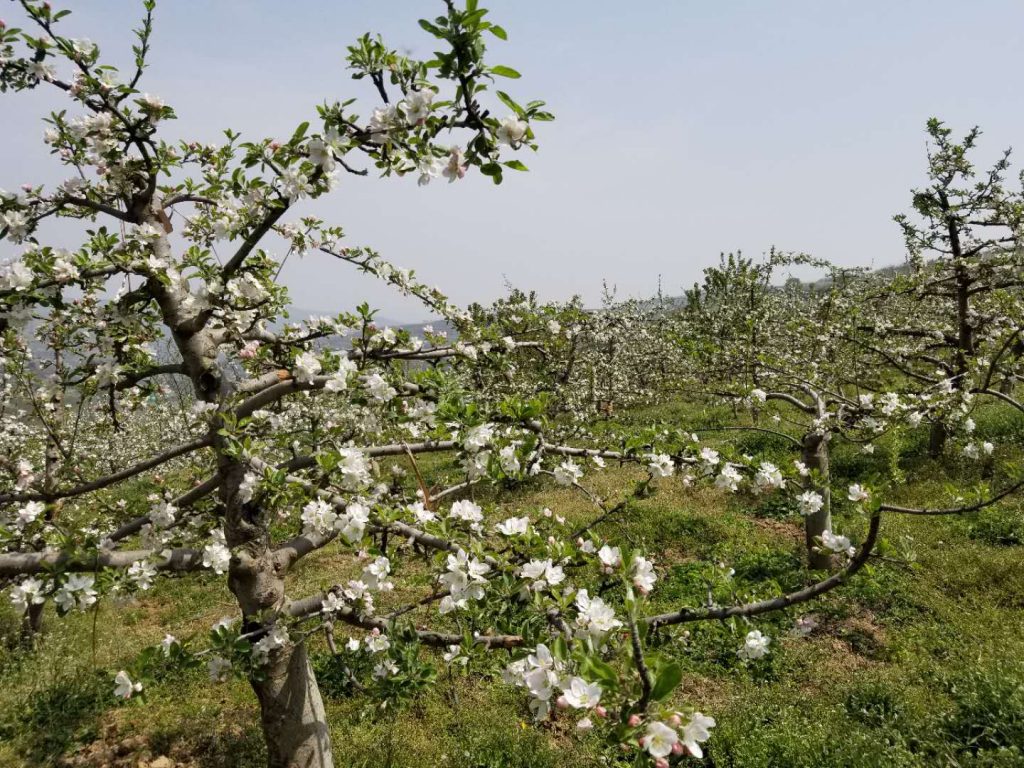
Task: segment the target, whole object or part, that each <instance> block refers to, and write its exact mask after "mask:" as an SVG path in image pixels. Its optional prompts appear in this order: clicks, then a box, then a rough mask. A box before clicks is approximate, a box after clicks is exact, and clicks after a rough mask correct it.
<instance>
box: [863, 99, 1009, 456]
mask: <svg viewBox="0 0 1024 768" xmlns="http://www.w3.org/2000/svg"><path fill="white" fill-rule="evenodd" d="M927 131H928V136H929V139H930V148H929V153H928V186H927V187H925V188H923V189H920V190H914V191H913V206H914V214H916V216H911V215H904V214H901V215H899V216H897V217H896V221H897V223H898V224H899V226H900V228H901V230H902V232H903V235H904V238H905V241H906V245H907V255H908V263H907V268H906V269H905V270H902V271H898V272H895V273H893V274H887V275H884V276H883V277H882V279H880V280H877V281H874V282H875V284H874V285H872V286H870V287H869V288H867V289H866V290H865V291H864V297H865V300H864V301H863V302H861V304H860V306H859V310H860V314H859V320H858V322H857V323H856V328H855V329H854V335H855V337H856V338H857V341H858V343H859V344H860V345H861V346H862V347H863V348H864V349H865V350H868V351H869V352H870V353H871V354H872V355H874V356H875V357H876V359H878V360H879V362H880V364H881V365H884V366H887V367H889V368H891V369H894V370H896V371H897V372H898V373H899V375H900V376H901V377H902V378H904V379H905V380H906V381H907V382H908V384H914V385H915V386H916V388H917V389H919V390H921V391H922V392H929V391H931V392H936V391H939V392H943V393H946V394H949V393H956V394H957V397H955V398H951V399H950V403H949V406H948V407H946V408H943V409H936V410H935V411H934V412H933V413H932V414H929V421H930V424H931V440H930V449H931V453H932V455H933V456H937V455H939V454H940V453H941V452H942V450H943V448H944V446H945V444H946V441H947V438H948V437H949V436H950V435H954V434H955V435H957V436H959V437H962V438H963V439H962V440H961V441H960V447H961V450H964V451H966V455H971V454H972V453H975V452H976V451H977V449H978V447H977V442H976V441H974V440H973V439H972V438H971V432H972V431H973V429H972V427H971V424H972V423H973V422H972V421H971V419H970V414H971V412H972V411H973V408H974V405H973V403H974V399H975V396H977V395H980V396H981V399H983V400H993V399H994V400H998V401H1001V402H1003V403H1005V404H1008V405H1010V406H1012V407H1014V408H1016V409H1017V410H1021V409H1022V408H1021V404H1020V403H1019V401H1017V400H1016V399H1014V397H1013V391H1014V388H1015V386H1016V385H1017V384H1018V383H1019V382H1020V378H1021V355H1022V353H1024V345H1022V342H1021V334H1022V331H1024V327H1022V322H1021V318H1022V317H1024V313H1022V308H1024V303H1022V302H1024V173H1022V175H1021V176H1020V178H1019V181H1018V184H1019V186H1018V187H1017V188H1014V187H1013V186H1011V185H1010V184H1008V182H1007V179H1006V176H1007V173H1008V171H1009V167H1010V163H1009V158H1010V152H1009V151H1006V152H1005V153H1003V155H1002V156H1001V157H1000V158H999V160H998V161H997V162H996V163H995V164H994V165H993V166H992V168H990V169H989V170H988V171H986V172H984V173H982V174H980V176H979V173H978V171H977V170H976V168H975V166H974V162H973V160H972V157H971V155H972V153H973V152H974V151H976V145H977V141H978V138H979V136H980V134H981V132H980V131H979V130H978V129H977V128H974V129H972V130H971V131H969V132H968V133H967V135H966V136H965V137H964V138H963V139H962V140H961V141H960V142H957V141H956V140H954V139H953V138H952V130H951V129H950V128H948V127H947V126H945V125H944V124H943V123H941V122H940V121H939V120H937V119H934V118H933V119H931V120H929V121H928V125H927Z"/></svg>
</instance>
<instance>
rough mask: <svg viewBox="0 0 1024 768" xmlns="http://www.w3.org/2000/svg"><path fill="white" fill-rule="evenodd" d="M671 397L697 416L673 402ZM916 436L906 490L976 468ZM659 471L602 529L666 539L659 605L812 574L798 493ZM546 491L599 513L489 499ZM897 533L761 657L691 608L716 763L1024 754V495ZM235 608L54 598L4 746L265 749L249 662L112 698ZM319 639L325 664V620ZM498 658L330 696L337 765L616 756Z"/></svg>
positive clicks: (255, 756)
mask: <svg viewBox="0 0 1024 768" xmlns="http://www.w3.org/2000/svg"><path fill="white" fill-rule="evenodd" d="M650 415H651V414H643V415H642V416H636V418H638V419H641V418H642V419H647V418H649V417H650ZM655 415H657V416H660V417H664V418H670V419H673V420H676V419H678V418H680V417H681V415H680V414H679V413H673V412H672V411H671V409H662V410H661V411H659V412H658V413H657V414H655ZM685 415H686V416H688V417H691V418H692V417H693V414H692V413H688V414H685ZM979 428H980V429H981V430H982V431H983V432H984V431H985V430H988V433H989V434H992V435H996V433H998V435H997V436H998V437H1000V438H1001V439H1002V440H1006V439H1010V440H1014V441H1016V442H1017V443H1018V444H1019V443H1020V431H1022V429H1024V428H1022V425H1020V424H1019V423H1016V422H1011V421H1010V420H1008V419H1006V418H1004V415H997V416H993V417H992V418H990V419H988V420H987V421H981V420H980V427H979ZM744 439H747V440H750V441H752V443H751V444H750V445H748V446H747V447H748V448H750V449H753V448H757V449H768V450H774V451H776V452H777V453H778V455H779V457H780V459H781V458H786V457H787V454H786V449H785V447H784V446H783V445H781V444H779V445H774V444H772V443H771V438H766V437H764V436H756V437H755V436H751V437H749V438H744ZM764 440H767V441H768V442H767V443H766V442H763V441H764ZM756 441H762V442H760V443H758V444H757V445H754V444H753V442H756ZM905 455H907V456H909V458H906V459H905V460H904V461H903V463H902V465H901V466H902V467H903V469H904V470H905V472H906V476H907V481H906V482H905V483H903V484H901V485H900V486H899V487H898V488H896V489H894V491H893V492H894V494H895V495H896V497H897V498H898V499H899V500H900V501H903V502H906V503H915V504H923V503H927V502H929V501H936V500H938V499H940V498H942V496H943V494H944V493H945V490H946V486H947V484H948V483H949V482H953V483H956V482H958V480H959V479H960V478H959V474H958V473H959V472H960V470H961V468H960V467H959V466H958V465H957V463H956V462H951V463H943V464H934V463H930V462H928V461H925V460H924V459H922V458H920V446H919V445H912V446H909V447H907V449H906V450H905ZM888 461H889V455H888V452H887V450H886V449H882V450H879V451H878V452H877V453H876V454H875V455H874V456H871V457H866V456H863V455H860V454H854V453H852V452H847V453H844V452H840V454H839V455H838V456H837V457H836V460H835V466H834V470H835V472H836V474H837V475H838V482H839V484H840V487H841V486H842V483H843V482H844V480H843V478H844V476H850V477H852V476H854V475H856V476H859V477H862V476H863V474H864V473H868V474H870V473H872V472H878V473H882V472H884V470H885V468H886V467H887V462H888ZM427 469H428V470H429V471H430V472H432V473H433V474H434V475H437V474H439V473H442V472H444V471H445V470H446V467H445V465H444V463H443V460H437V461H435V463H434V464H433V465H432V466H428V467H427ZM631 477H632V475H631V472H630V470H623V469H616V468H611V469H609V470H607V471H606V472H604V473H603V474H602V475H600V476H597V475H592V476H590V477H589V478H588V482H589V483H592V484H595V485H596V487H597V488H598V490H599V491H600V492H601V493H603V494H607V495H609V496H612V497H614V495H615V493H616V491H617V489H621V488H622V487H624V485H625V484H626V483H627V482H628V481H629V480H630V479H631ZM658 485H659V488H658V492H657V493H656V494H655V495H654V496H652V497H651V498H649V499H646V500H644V501H642V502H641V503H640V504H639V505H638V506H637V508H636V509H635V510H633V511H632V512H631V513H630V514H629V516H628V517H627V518H626V519H620V520H613V521H609V522H608V523H607V524H605V526H604V529H603V531H602V533H604V534H606V535H608V536H609V537H611V536H616V537H619V538H625V539H628V540H629V541H631V542H633V543H635V544H637V545H641V546H643V547H644V548H645V549H646V550H648V551H649V552H653V553H655V557H656V562H657V563H658V566H659V574H660V576H661V581H660V582H659V585H658V589H657V590H656V591H655V596H656V599H655V608H656V609H667V608H668V607H670V606H679V605H680V604H694V603H697V602H700V601H701V600H702V599H703V596H704V594H705V592H706V586H705V579H706V578H707V576H708V570H707V569H708V566H707V564H706V561H707V560H709V559H710V560H711V561H712V562H717V561H721V562H724V563H728V564H729V565H730V566H731V567H732V568H735V570H736V574H735V576H734V583H735V584H736V588H737V589H738V590H740V591H742V590H744V589H745V588H746V587H748V586H749V585H752V584H755V583H761V584H767V586H766V587H764V590H765V593H767V592H770V591H773V590H774V591H777V590H788V589H791V588H794V587H796V586H799V585H800V584H803V583H804V582H805V580H806V578H807V574H806V573H805V572H804V571H803V569H802V565H801V547H802V532H801V529H800V521H799V520H798V519H797V517H796V516H794V515H793V514H792V513H791V512H790V510H788V509H786V508H785V507H784V506H782V505H779V504H776V503H772V502H768V503H762V504H761V505H759V506H758V505H754V506H751V504H750V503H749V502H748V503H741V502H740V500H738V499H736V498H735V497H730V496H727V495H724V494H721V493H719V492H716V491H712V490H702V491H696V492H692V491H687V490H685V489H683V488H682V487H681V486H680V484H679V483H678V482H677V481H674V480H661V481H658ZM478 498H480V499H481V500H484V501H490V500H492V498H494V497H492V496H491V495H490V494H489V493H480V494H479V495H478ZM543 506H547V507H550V508H552V509H554V510H556V511H557V512H559V513H561V514H565V515H566V516H568V517H570V518H571V519H573V520H581V521H582V520H586V519H589V518H590V517H592V516H593V515H594V512H593V511H592V508H590V507H588V505H587V503H586V502H585V500H584V499H582V498H581V497H580V496H579V495H578V494H574V493H573V492H571V491H568V490H564V489H557V488H553V487H551V486H550V485H548V484H544V483H538V484H536V485H534V486H531V487H528V488H524V489H520V490H518V491H515V492H513V493H512V494H503V495H502V501H501V505H500V507H499V508H495V509H494V510H493V513H492V514H493V516H494V517H495V518H499V517H501V516H503V513H505V512H507V511H508V510H511V509H516V510H519V509H526V510H536V509H539V508H540V507H543ZM836 516H837V519H838V520H839V528H840V529H841V530H844V531H854V532H857V533H858V535H859V532H860V531H862V530H863V521H860V520H857V519H854V518H853V517H852V516H851V515H850V514H849V510H846V509H844V508H843V505H842V504H841V503H840V504H839V506H838V509H837V510H836ZM883 538H884V541H883V546H882V551H883V553H884V555H885V557H884V559H878V560H876V561H874V562H873V563H872V564H871V566H870V567H869V568H867V569H866V572H864V573H862V574H861V575H860V576H859V577H858V578H857V579H856V580H855V581H854V582H853V583H851V584H850V585H848V586H847V587H845V588H843V589H842V590H840V591H839V592H834V593H832V594H830V595H829V596H827V597H826V598H825V599H824V600H822V601H820V602H818V603H812V604H810V605H808V606H804V610H803V611H801V612H799V613H791V614H779V615H775V616H772V617H770V618H768V619H766V620H764V621H760V622H759V623H758V626H759V628H761V629H762V630H763V631H766V632H767V633H769V634H771V635H772V637H773V638H774V641H773V644H772V652H771V654H770V655H769V656H768V657H767V658H766V659H764V660H762V661H761V662H759V663H757V664H755V665H752V666H744V665H742V664H740V663H739V661H738V660H737V658H736V656H735V649H736V648H737V647H738V646H739V644H740V640H739V638H740V637H742V635H743V634H745V632H746V631H747V630H746V627H745V625H743V624H741V623H736V624H713V625H694V626H692V627H691V630H690V634H689V636H688V637H679V638H677V639H676V640H673V641H672V643H671V645H670V649H671V652H672V653H673V654H674V655H676V656H677V657H678V658H679V659H680V660H681V662H682V663H683V665H684V667H685V670H686V677H685V679H684V684H683V686H682V690H681V694H680V697H681V698H680V701H681V702H686V703H689V704H693V705H696V706H698V707H699V708H701V709H702V710H703V711H704V712H706V713H708V714H712V715H713V716H714V717H715V718H717V720H718V727H717V728H716V729H715V731H714V735H713V737H712V740H711V741H710V743H709V745H708V749H707V754H708V757H707V758H706V760H705V764H707V765H714V766H736V767H737V768H756V767H760V766H765V767H767V766H780V767H782V766H808V767H810V766H815V767H816V768H819V767H822V766H936V765H940V766H1018V765H1024V753H1022V751H1021V749H1022V745H1024V620H1022V618H1024V613H1022V608H1024V559H1022V553H1024V549H1022V542H1024V510H1022V507H1021V504H1020V502H1008V503H1005V504H1003V505H1001V506H1000V507H999V508H998V509H995V510H992V511H987V512H985V513H982V514H980V515H976V516H972V517H970V518H968V519H961V518H955V519H950V518H942V519H919V518H894V517H889V518H887V519H886V520H885V523H884V527H883ZM702 563H703V564H702ZM712 567H713V566H712ZM350 568H351V565H350V564H349V563H348V562H347V561H346V559H345V558H344V557H342V556H339V555H330V554H322V555H320V556H319V557H311V558H309V561H308V562H304V563H303V564H302V566H301V568H300V569H299V570H298V572H297V573H296V574H295V579H294V582H295V584H294V586H293V588H292V590H293V594H296V595H301V594H305V593H307V592H308V591H310V590H312V589H313V588H315V587H318V586H326V585H328V584H331V583H335V582H336V581H337V580H338V577H339V576H341V575H342V574H344V573H346V572H347V571H348V570H349V569H350ZM420 589H422V586H421V587H420ZM401 597H402V595H400V594H399V595H395V596H394V598H393V599H394V600H398V601H400V600H401ZM234 610H235V607H234V603H233V600H232V598H231V595H230V594H229V593H228V591H227V589H226V587H225V585H224V583H223V579H218V578H216V577H212V576H211V577H206V578H203V579H201V580H195V579H189V580H187V581H171V580H164V581H161V582H160V583H159V584H158V585H157V586H156V587H155V588H154V589H153V590H152V591H151V592H150V593H149V594H148V595H147V596H146V597H145V599H143V600H141V601H139V602H138V603H137V604H135V605H131V606H123V607H120V608H115V607H111V606H109V605H104V606H103V607H102V608H101V609H100V611H99V613H98V615H96V614H88V615H75V616H72V617H70V618H68V619H65V620H59V619H57V618H56V617H55V616H52V615H48V616H47V617H46V632H45V634H44V636H43V637H42V638H41V641H40V643H39V647H38V649H37V650H36V651H35V652H34V653H25V652H23V651H20V650H17V649H16V648H12V647H6V649H5V650H0V684H2V686H3V696H2V697H0V765H3V766H11V767H12V768H15V767H17V766H46V765H60V764H70V765H82V766H101V765H114V766H117V765H123V766H129V765H130V766H136V765H139V764H142V765H148V764H150V763H149V761H152V760H155V759H156V758H159V757H162V756H167V757H169V758H170V759H169V760H168V761H165V762H159V761H158V762H157V763H156V765H157V766H159V767H160V768H167V766H174V765H181V766H204V767H207V766H209V767H211V768H212V767H214V766H232V767H235V766H238V767H244V766H259V765H261V761H262V744H261V738H260V734H259V731H258V728H257V726H256V722H257V710H256V705H255V701H254V698H253V696H252V694H251V692H250V690H249V689H248V687H247V685H246V684H245V683H244V682H241V681H234V682H230V683H226V684H221V685H213V684H211V683H209V682H208V681H207V679H206V676H205V673H204V672H202V671H197V672H195V673H190V674H189V675H187V676H185V677H184V678H182V677H180V676H178V677H174V678H171V679H166V680H163V681H160V682H158V683H155V684H153V685H151V686H149V688H148V689H147V692H146V699H147V700H146V702H144V703H135V702H129V703H128V704H127V705H124V706H118V705H117V704H116V703H115V702H114V701H113V699H112V696H111V683H110V675H111V673H112V672H115V671H116V670H117V669H119V668H121V667H123V666H125V665H126V664H127V663H128V662H129V660H130V659H131V658H132V656H133V655H134V654H135V653H137V652H138V650H139V649H140V648H142V647H144V646H146V645H151V644H154V643H158V642H159V641H160V639H161V638H162V637H163V635H164V633H165V632H173V633H174V634H176V635H177V636H179V637H184V636H187V635H188V634H189V633H190V632H196V633H203V632H205V631H206V630H207V629H208V628H209V627H210V625H211V624H213V623H214V622H215V621H216V620H217V619H218V618H220V617H221V616H223V615H227V614H232V613H233V612H234ZM805 614H812V615H813V617H814V618H815V619H816V620H817V622H818V626H817V628H816V629H815V630H814V631H813V632H812V634H811V635H810V636H809V637H806V638H797V637H794V636H791V635H790V634H789V631H790V628H791V627H792V625H793V620H794V618H795V617H796V616H799V615H805ZM426 615H427V614H424V618H425V617H426ZM15 632H16V622H15V619H14V617H13V615H11V613H10V611H9V609H7V608H6V607H4V608H2V609H0V634H6V635H8V636H11V635H13V634H15ZM0 647H4V646H3V644H0ZM314 653H315V655H316V663H317V664H318V665H319V666H321V667H322V668H327V665H328V664H329V661H328V657H327V655H326V652H325V649H324V648H323V647H322V643H321V642H320V641H319V640H317V641H315V642H314ZM499 664H500V660H495V661H494V662H493V663H492V664H491V665H490V666H484V667H480V668H475V669H472V670H470V673H469V674H451V673H448V672H442V673H441V674H440V676H439V678H438V681H437V684H436V685H434V686H433V687H432V688H431V689H430V690H429V691H428V692H427V693H426V694H425V695H423V696H422V697H421V698H420V699H419V700H417V701H416V702H414V703H413V704H411V705H409V706H406V707H404V708H402V709H400V710H398V711H380V710H376V709H373V708H371V707H369V706H368V705H367V703H366V702H364V701H360V700H358V699H351V698H345V697H341V696H338V697H335V696H330V697H329V700H328V707H329V717H330V722H331V727H332V730H333V736H334V744H335V751H336V755H337V764H338V765H353V766H364V765H365V766H371V765H372V766H432V767H435V766H436V767H437V768H441V767H442V766H444V767H447V766H452V767H455V766H465V767H467V768H469V767H474V768H480V767H482V766H495V767H497V766H511V767H513V768H514V767H517V766H522V767H523V768H526V767H528V766H529V767H534V766H536V767H537V768H541V767H542V766H578V765H593V764H599V763H598V762H597V761H598V758H597V756H596V755H597V745H596V744H594V743H591V742H588V741H587V740H586V739H583V740H581V739H579V738H577V737H576V736H575V735H573V734H571V733H567V732H565V731H563V730H562V729H560V727H558V726H557V725H556V726H552V727H545V728H535V727H533V726H532V725H530V724H528V723H527V722H525V721H526V720H527V718H528V715H527V713H526V709H525V703H524V700H523V698H522V697H521V696H520V694H519V693H518V692H517V691H515V690H512V689H509V688H508V687H506V686H504V685H502V684H501V683H500V681H498V680H497V679H496V676H495V674H494V673H495V671H496V669H497V668H498V666H499ZM323 687H324V689H325V693H326V694H328V695H330V694H331V693H332V692H334V691H335V687H334V686H333V684H332V683H331V680H330V678H329V675H327V676H326V679H325V680H324V682H323ZM62 761H63V762H62Z"/></svg>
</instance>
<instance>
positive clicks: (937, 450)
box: [928, 421, 947, 459]
mask: <svg viewBox="0 0 1024 768" xmlns="http://www.w3.org/2000/svg"><path fill="white" fill-rule="evenodd" d="M946 437H947V433H946V423H945V422H943V421H933V422H932V426H931V430H930V431H929V433H928V455H929V456H931V457H932V458H933V459H937V458H939V456H941V455H942V452H943V450H945V448H946Z"/></svg>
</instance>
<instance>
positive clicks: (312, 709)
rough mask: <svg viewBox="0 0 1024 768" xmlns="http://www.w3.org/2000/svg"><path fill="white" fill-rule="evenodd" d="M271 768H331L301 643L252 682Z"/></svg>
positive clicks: (283, 652) (315, 692) (322, 716)
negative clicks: (263, 675) (257, 700)
mask: <svg viewBox="0 0 1024 768" xmlns="http://www.w3.org/2000/svg"><path fill="white" fill-rule="evenodd" d="M252 688H253V690H254V691H255V692H256V697H257V698H258V699H259V700H260V720H261V722H262V724H263V735H264V738H265V739H266V741H267V765H268V766H269V767H270V768H333V766H334V760H333V758H332V756H331V735H330V732H329V730H328V728H327V717H326V713H325V712H324V703H323V700H322V699H321V698H320V689H319V687H318V686H317V683H316V677H315V676H314V675H313V668H312V667H311V666H310V664H309V658H308V657H307V655H306V646H305V644H304V643H300V644H298V645H289V646H287V647H285V648H282V649H281V650H280V651H278V652H277V653H276V654H274V655H273V656H272V657H271V661H270V663H269V664H268V665H267V667H266V678H265V679H263V680H259V681H257V680H253V681H252Z"/></svg>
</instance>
